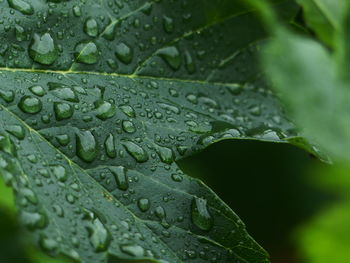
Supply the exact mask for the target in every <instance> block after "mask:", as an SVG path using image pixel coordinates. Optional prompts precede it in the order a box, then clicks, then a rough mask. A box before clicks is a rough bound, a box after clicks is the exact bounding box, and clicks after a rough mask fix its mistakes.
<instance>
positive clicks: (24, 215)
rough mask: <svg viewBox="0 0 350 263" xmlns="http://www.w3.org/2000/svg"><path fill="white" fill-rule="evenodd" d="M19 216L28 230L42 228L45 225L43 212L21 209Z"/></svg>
mask: <svg viewBox="0 0 350 263" xmlns="http://www.w3.org/2000/svg"><path fill="white" fill-rule="evenodd" d="M19 218H20V220H21V222H22V223H23V224H24V225H25V226H26V227H28V229H30V230H35V229H42V228H45V227H46V225H47V219H46V216H45V215H44V214H43V213H37V212H26V211H21V213H20V217H19Z"/></svg>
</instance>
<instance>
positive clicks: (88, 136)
mask: <svg viewBox="0 0 350 263" xmlns="http://www.w3.org/2000/svg"><path fill="white" fill-rule="evenodd" d="M76 143H77V145H76V148H77V155H78V157H79V158H80V159H82V160H83V161H85V162H92V161H93V160H95V158H96V154H97V145H96V139H95V137H94V135H93V134H92V133H91V132H90V131H80V132H78V133H77V134H76Z"/></svg>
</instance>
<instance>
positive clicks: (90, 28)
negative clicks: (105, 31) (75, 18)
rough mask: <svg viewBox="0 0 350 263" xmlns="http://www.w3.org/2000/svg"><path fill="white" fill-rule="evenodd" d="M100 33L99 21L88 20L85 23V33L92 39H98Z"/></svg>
mask: <svg viewBox="0 0 350 263" xmlns="http://www.w3.org/2000/svg"><path fill="white" fill-rule="evenodd" d="M98 31H99V30H98V24H97V21H96V20H95V19H94V18H88V19H87V20H86V21H85V25H84V32H85V33H86V34H87V35H88V36H90V37H97V35H98Z"/></svg>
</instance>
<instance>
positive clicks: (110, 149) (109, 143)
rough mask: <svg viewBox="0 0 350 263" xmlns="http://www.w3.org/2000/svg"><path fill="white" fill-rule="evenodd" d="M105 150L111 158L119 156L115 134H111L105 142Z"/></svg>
mask: <svg viewBox="0 0 350 263" xmlns="http://www.w3.org/2000/svg"><path fill="white" fill-rule="evenodd" d="M104 144H105V150H106V154H107V156H108V157H110V158H115V157H116V156H117V151H116V149H115V142H114V136H113V134H111V133H110V134H109V135H108V136H107V138H106V140H105V143H104Z"/></svg>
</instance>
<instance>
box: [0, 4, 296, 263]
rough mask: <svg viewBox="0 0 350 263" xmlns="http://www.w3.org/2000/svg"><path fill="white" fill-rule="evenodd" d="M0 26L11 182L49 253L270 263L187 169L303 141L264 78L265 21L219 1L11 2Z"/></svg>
mask: <svg viewBox="0 0 350 263" xmlns="http://www.w3.org/2000/svg"><path fill="white" fill-rule="evenodd" d="M277 7H278V8H280V10H283V12H282V13H283V15H284V16H285V19H287V20H288V19H289V18H290V17H292V15H293V14H294V11H295V8H294V5H293V4H288V3H282V4H279V5H277ZM0 12H1V14H2V19H3V21H5V22H4V23H2V24H1V25H0V32H1V33H2V34H1V37H0V43H1V50H0V51H1V52H0V54H1V56H0V65H1V68H0V79H1V81H0V83H1V84H0V110H1V111H0V123H1V126H0V150H1V151H0V173H1V174H2V176H3V177H4V178H5V180H6V181H7V182H8V184H11V185H12V186H13V188H14V189H15V192H16V196H17V204H18V205H19V206H20V208H21V209H20V210H21V212H20V218H21V221H22V222H23V223H24V224H25V225H26V226H27V227H28V229H29V230H32V231H33V236H34V237H35V239H36V241H37V242H38V244H39V245H40V246H41V247H42V248H43V249H44V250H45V251H47V252H48V253H49V254H52V255H56V254H65V255H68V256H70V257H71V258H75V259H76V260H77V261H83V262H107V261H108V262H121V261H123V260H143V261H142V262H144V261H146V262H172V263H173V262H268V256H267V254H266V252H265V251H264V250H263V249H262V248H261V247H260V246H259V245H258V244H257V243H256V242H255V241H254V240H253V239H252V238H251V237H250V236H249V235H248V234H247V232H246V230H245V226H244V224H243V223H242V221H241V220H240V219H239V218H238V216H237V215H236V214H235V213H234V212H233V211H232V210H231V209H230V208H229V207H228V206H227V205H226V204H225V203H224V202H223V201H222V200H220V199H219V198H218V197H217V196H216V195H215V193H213V192H212V191H211V190H210V189H209V188H208V187H206V186H205V185H204V184H203V183H202V182H200V181H198V180H196V179H193V178H191V177H189V176H187V175H185V174H184V173H183V172H182V171H181V170H180V169H179V168H178V166H177V165H176V160H180V159H181V158H185V157H186V156H189V155H191V154H193V153H195V152H197V151H199V150H202V149H204V148H205V147H206V146H208V145H210V144H212V143H214V142H216V141H219V140H223V139H232V138H236V139H258V140H268V141H274V142H287V141H288V140H292V139H293V138H294V137H295V136H297V135H298V134H297V133H296V131H295V129H294V126H293V124H291V123H290V122H289V121H288V119H287V118H286V117H285V115H284V113H283V110H282V108H281V107H280V105H279V102H278V100H277V99H276V98H275V97H274V96H273V94H272V92H271V91H270V90H269V88H268V87H267V86H266V85H265V82H264V80H263V78H262V77H261V74H260V73H259V71H258V70H257V67H256V60H255V58H256V53H257V52H258V49H259V48H258V47H259V42H260V41H261V40H263V39H264V38H265V36H266V33H265V31H264V29H263V28H262V27H261V25H260V23H259V21H258V19H257V18H256V15H255V13H254V12H251V11H249V10H248V9H247V8H246V7H244V6H243V5H242V4H240V3H239V2H238V1H209V0H207V1H170V2H169V3H168V2H165V1H114V2H112V1H74V0H73V1H48V2H46V1H41V0H40V1H39V0H35V1H34V0H33V1H30V2H29V1H28V2H27V1H22V0H17V1H14V0H9V1H4V2H1V3H0ZM242 25H244V26H242ZM294 139H295V138H294Z"/></svg>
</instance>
